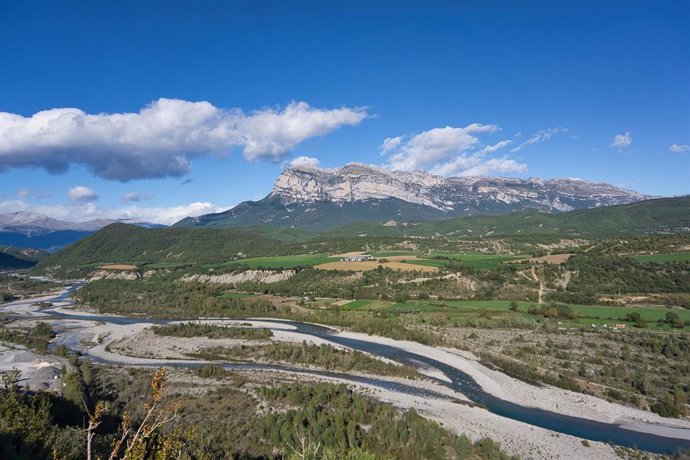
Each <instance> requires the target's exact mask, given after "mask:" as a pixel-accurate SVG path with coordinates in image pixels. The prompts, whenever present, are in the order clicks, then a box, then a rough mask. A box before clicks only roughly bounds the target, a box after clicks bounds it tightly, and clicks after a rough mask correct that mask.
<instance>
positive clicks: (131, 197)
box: [120, 192, 153, 203]
mask: <svg viewBox="0 0 690 460" xmlns="http://www.w3.org/2000/svg"><path fill="white" fill-rule="evenodd" d="M152 198H153V195H150V194H148V193H139V192H128V193H125V194H124V195H122V198H121V199H120V201H122V202H123V203H139V202H140V201H146V200H150V199H152Z"/></svg>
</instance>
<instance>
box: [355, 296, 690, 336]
mask: <svg viewBox="0 0 690 460" xmlns="http://www.w3.org/2000/svg"><path fill="white" fill-rule="evenodd" d="M510 302H511V301H509V300H440V301H439V300H408V301H407V302H404V303H402V302H391V301H383V300H382V301H373V300H355V301H352V302H349V303H347V304H345V305H344V306H343V307H344V309H346V310H356V311H361V312H364V311H370V312H375V311H388V312H391V313H396V314H409V313H419V314H421V315H422V316H423V317H424V316H425V315H433V314H439V313H442V314H445V315H447V316H448V318H449V320H450V321H451V322H452V321H454V320H458V319H472V318H475V319H476V318H480V317H482V316H485V315H486V314H488V315H490V316H491V315H493V316H496V315H497V316H498V317H501V316H503V315H504V314H506V315H507V314H508V312H509V311H510ZM517 304H518V310H517V313H518V314H519V315H521V316H523V317H524V318H527V319H533V320H535V321H536V320H537V319H538V318H541V317H540V316H534V315H528V314H527V309H528V308H529V307H530V305H535V304H536V303H535V302H526V301H518V302H517ZM570 307H571V308H572V309H573V310H574V311H576V312H577V313H578V314H579V315H580V317H579V318H578V319H574V320H568V319H561V320H560V321H562V322H563V323H564V324H569V325H571V326H582V325H586V324H597V325H603V324H607V325H609V326H611V325H613V324H618V323H621V324H627V325H628V326H632V325H633V322H631V321H627V320H626V319H625V318H626V315H628V314H629V313H639V314H640V316H641V317H642V319H644V320H645V321H647V323H648V324H647V327H648V328H649V329H664V330H667V329H668V330H670V329H671V327H670V326H669V325H667V324H664V323H662V324H660V323H658V320H660V319H661V320H663V319H665V318H666V313H668V312H674V313H677V314H678V316H679V317H680V318H681V319H683V320H686V321H690V310H683V309H669V308H665V307H661V306H646V307H615V306H604V305H570ZM688 329H690V326H686V327H685V328H684V329H679V330H688ZM677 330H678V329H677Z"/></svg>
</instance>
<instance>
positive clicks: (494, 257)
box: [432, 250, 529, 270]
mask: <svg viewBox="0 0 690 460" xmlns="http://www.w3.org/2000/svg"><path fill="white" fill-rule="evenodd" d="M432 254H433V255H436V256H442V257H448V258H449V259H455V260H459V261H460V263H462V264H463V265H466V266H468V267H472V268H476V269H477V270H490V269H493V268H498V267H499V266H500V265H501V264H502V263H503V262H507V261H511V260H519V259H525V258H529V256H507V255H502V254H483V253H472V252H468V253H459V252H450V251H438V250H436V251H432ZM437 260H438V259H437Z"/></svg>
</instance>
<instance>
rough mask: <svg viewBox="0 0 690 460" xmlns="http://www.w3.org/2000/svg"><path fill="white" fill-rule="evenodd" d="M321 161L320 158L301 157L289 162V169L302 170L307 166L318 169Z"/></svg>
mask: <svg viewBox="0 0 690 460" xmlns="http://www.w3.org/2000/svg"><path fill="white" fill-rule="evenodd" d="M320 164H321V161H320V160H319V159H318V158H314V157H306V156H299V157H297V158H294V159H292V160H291V161H290V162H288V164H287V166H288V168H300V167H304V166H307V167H309V168H318V167H319V165H320Z"/></svg>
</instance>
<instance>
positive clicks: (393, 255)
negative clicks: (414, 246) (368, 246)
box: [372, 251, 417, 257]
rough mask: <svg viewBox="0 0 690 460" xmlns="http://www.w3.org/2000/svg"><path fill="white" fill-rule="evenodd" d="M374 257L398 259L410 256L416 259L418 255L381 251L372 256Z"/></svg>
mask: <svg viewBox="0 0 690 460" xmlns="http://www.w3.org/2000/svg"><path fill="white" fill-rule="evenodd" d="M372 255H373V256H374V257H398V256H410V257H414V256H416V255H417V253H416V252H412V251H381V252H375V253H374V254H372Z"/></svg>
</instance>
